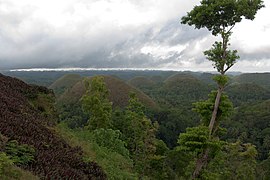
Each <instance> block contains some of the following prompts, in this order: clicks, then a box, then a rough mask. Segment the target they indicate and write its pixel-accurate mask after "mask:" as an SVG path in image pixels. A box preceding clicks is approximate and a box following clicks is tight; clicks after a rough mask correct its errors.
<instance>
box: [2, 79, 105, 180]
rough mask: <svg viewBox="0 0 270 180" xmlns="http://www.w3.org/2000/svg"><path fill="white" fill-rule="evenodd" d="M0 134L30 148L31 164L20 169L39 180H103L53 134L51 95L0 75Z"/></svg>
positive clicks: (98, 171) (76, 151)
mask: <svg viewBox="0 0 270 180" xmlns="http://www.w3.org/2000/svg"><path fill="white" fill-rule="evenodd" d="M0 87H1V88H0V132H1V135H2V136H4V137H7V138H8V141H11V140H16V141H17V142H18V143H19V144H26V145H28V146H31V147H33V148H34V150H35V153H34V161H33V162H30V163H28V164H26V165H24V166H23V168H24V169H27V170H29V171H31V172H32V173H33V174H35V175H37V176H38V177H40V178H41V179H106V175H105V174H104V173H103V170H102V169H101V168H100V167H99V166H98V165H97V164H96V163H94V162H90V163H86V162H84V161H83V156H82V153H83V152H82V150H81V149H80V148H79V147H71V146H70V145H69V144H67V143H66V142H65V141H64V140H63V139H62V138H60V136H59V135H58V134H57V133H56V132H55V131H54V130H53V129H54V128H53V124H54V123H53V120H52V118H53V113H54V111H53V106H52V101H53V99H54V96H53V93H52V92H51V91H50V90H48V89H46V88H45V87H39V86H33V85H31V86H30V85H27V84H26V83H24V82H23V81H20V80H18V79H15V78H11V77H7V76H4V75H1V74H0Z"/></svg>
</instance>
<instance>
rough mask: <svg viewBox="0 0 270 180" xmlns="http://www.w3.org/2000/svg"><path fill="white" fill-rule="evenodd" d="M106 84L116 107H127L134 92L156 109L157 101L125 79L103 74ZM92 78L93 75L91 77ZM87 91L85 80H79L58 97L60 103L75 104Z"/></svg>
mask: <svg viewBox="0 0 270 180" xmlns="http://www.w3.org/2000/svg"><path fill="white" fill-rule="evenodd" d="M103 77H104V81H105V84H106V86H107V88H108V90H109V99H110V101H111V102H112V103H113V106H114V107H121V108H123V107H126V106H127V105H128V100H129V93H130V92H134V93H136V94H137V96H138V98H139V99H140V101H141V102H142V103H143V104H144V105H145V106H146V107H148V108H151V109H156V108H157V105H156V103H155V102H154V101H153V100H152V99H151V98H150V97H149V96H147V95H146V94H144V93H143V92H141V91H140V90H137V89H135V88H134V87H132V86H130V85H128V84H127V83H125V82H124V81H122V80H120V79H118V78H116V77H113V76H103ZM90 79H91V77H90ZM84 93H85V86H84V81H83V80H81V81H79V82H77V83H76V84H75V85H74V86H73V87H72V88H70V89H67V90H66V91H65V93H64V94H63V95H61V96H60V97H59V99H58V101H59V103H63V104H74V103H77V102H79V100H80V99H81V97H82V96H83V95H84Z"/></svg>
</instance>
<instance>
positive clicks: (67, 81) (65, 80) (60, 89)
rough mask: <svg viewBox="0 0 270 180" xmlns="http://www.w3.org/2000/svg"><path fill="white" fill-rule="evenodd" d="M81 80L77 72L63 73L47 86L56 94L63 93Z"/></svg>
mask: <svg viewBox="0 0 270 180" xmlns="http://www.w3.org/2000/svg"><path fill="white" fill-rule="evenodd" d="M80 80H82V77H81V76H80V75H79V74H65V75H64V76H62V77H61V78H59V79H57V80H56V81H55V82H54V83H52V84H51V85H50V86H49V89H52V90H53V91H54V93H55V95H56V96H59V95H60V94H63V93H64V92H65V91H66V90H67V89H69V88H71V87H72V86H74V85H75V84H76V83H77V82H78V81H80Z"/></svg>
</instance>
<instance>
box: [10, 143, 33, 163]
mask: <svg viewBox="0 0 270 180" xmlns="http://www.w3.org/2000/svg"><path fill="white" fill-rule="evenodd" d="M5 152H6V154H7V155H8V156H10V158H11V160H12V161H13V162H14V163H15V164H16V165H27V164H28V163H31V162H33V161H34V156H35V150H34V149H33V148H32V147H30V146H28V145H26V144H23V145H19V144H18V142H17V141H16V140H11V141H9V142H7V144H6V146H5Z"/></svg>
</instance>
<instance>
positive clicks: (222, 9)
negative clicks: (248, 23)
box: [182, 0, 263, 35]
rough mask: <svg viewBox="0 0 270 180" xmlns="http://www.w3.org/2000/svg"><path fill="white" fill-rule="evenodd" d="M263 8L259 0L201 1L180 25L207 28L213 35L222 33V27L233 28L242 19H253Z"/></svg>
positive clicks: (183, 18)
mask: <svg viewBox="0 0 270 180" xmlns="http://www.w3.org/2000/svg"><path fill="white" fill-rule="evenodd" d="M262 7H263V1H261V0H202V1H201V4H200V5H198V6H195V7H194V8H193V10H192V11H190V12H189V13H188V14H187V16H184V17H182V23H184V24H188V25H195V28H198V29H200V28H207V29H208V30H209V31H212V34H213V35H217V34H220V33H221V32H223V28H224V27H230V26H234V25H235V24H236V23H238V22H241V20H242V18H246V19H251V20H253V19H254V18H255V15H256V13H257V11H258V10H259V9H260V8H262Z"/></svg>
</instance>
